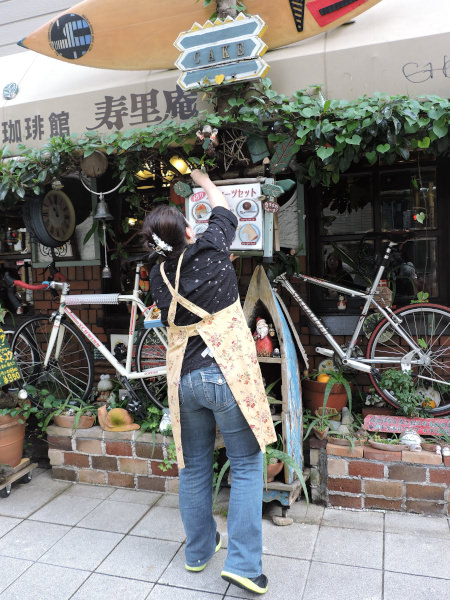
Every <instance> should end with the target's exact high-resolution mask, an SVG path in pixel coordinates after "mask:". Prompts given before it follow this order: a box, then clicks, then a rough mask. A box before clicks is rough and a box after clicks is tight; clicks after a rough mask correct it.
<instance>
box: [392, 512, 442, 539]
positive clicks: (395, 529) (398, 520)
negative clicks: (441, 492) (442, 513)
mask: <svg viewBox="0 0 450 600" xmlns="http://www.w3.org/2000/svg"><path fill="white" fill-rule="evenodd" d="M385 527H386V533H407V534H411V535H415V536H418V537H422V536H425V537H438V538H444V539H449V538H450V531H449V523H448V521H447V519H443V518H442V517H428V516H426V515H412V514H405V513H394V512H390V513H386V519H385Z"/></svg>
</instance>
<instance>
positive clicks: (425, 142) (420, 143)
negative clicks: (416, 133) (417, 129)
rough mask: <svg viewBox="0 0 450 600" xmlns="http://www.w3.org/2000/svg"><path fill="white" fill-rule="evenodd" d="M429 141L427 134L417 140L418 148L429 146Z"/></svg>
mask: <svg viewBox="0 0 450 600" xmlns="http://www.w3.org/2000/svg"><path fill="white" fill-rule="evenodd" d="M430 142H431V140H430V138H429V137H428V136H425V137H424V138H423V139H422V140H418V141H417V145H418V146H419V148H429V147H430Z"/></svg>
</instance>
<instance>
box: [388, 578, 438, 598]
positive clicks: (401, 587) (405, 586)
mask: <svg viewBox="0 0 450 600" xmlns="http://www.w3.org/2000/svg"><path fill="white" fill-rule="evenodd" d="M384 597H385V598H386V599H389V598H395V600H444V599H446V598H450V583H449V581H448V579H437V578H434V577H421V576H419V575H405V574H404V573H390V572H386V573H385V575H384Z"/></svg>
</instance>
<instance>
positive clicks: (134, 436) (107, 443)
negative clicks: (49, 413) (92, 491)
mask: <svg viewBox="0 0 450 600" xmlns="http://www.w3.org/2000/svg"><path fill="white" fill-rule="evenodd" d="M47 441H48V446H49V450H48V455H49V459H50V465H51V468H52V475H53V478H54V479H64V480H66V481H74V482H80V483H91V484H95V485H111V486H117V487H124V488H133V489H136V490H152V491H159V492H177V491H178V468H177V466H176V465H175V466H173V467H171V468H170V469H169V470H167V471H162V470H161V469H160V468H159V467H160V465H162V464H163V460H164V459H165V458H166V457H167V449H168V447H169V446H170V444H171V442H172V438H167V437H163V436H162V435H159V434H156V436H155V440H154V441H153V436H152V434H149V433H142V432H141V431H139V430H137V431H127V432H111V431H103V429H101V427H92V428H91V429H77V430H72V429H68V428H64V427H57V426H56V425H51V426H50V427H49V428H48V431H47Z"/></svg>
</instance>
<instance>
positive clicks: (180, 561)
mask: <svg viewBox="0 0 450 600" xmlns="http://www.w3.org/2000/svg"><path fill="white" fill-rule="evenodd" d="M225 559H226V552H225V550H219V551H218V552H216V553H215V554H214V556H213V557H212V558H211V559H210V560H209V561H208V564H207V565H206V567H205V569H204V570H203V571H201V572H200V573H192V572H189V571H186V569H185V568H184V564H185V554H184V544H183V546H182V547H181V548H180V550H179V552H177V554H176V555H175V557H174V558H173V560H172V561H171V562H170V564H169V566H168V567H167V569H166V570H165V571H164V573H163V574H162V576H161V578H160V579H159V581H158V583H162V584H165V585H171V586H177V587H183V588H188V589H193V590H201V591H204V592H215V593H221V594H224V593H225V590H226V589H227V587H228V584H227V582H226V581H224V580H223V579H222V578H221V577H220V572H221V570H222V569H223V564H224V562H225Z"/></svg>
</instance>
